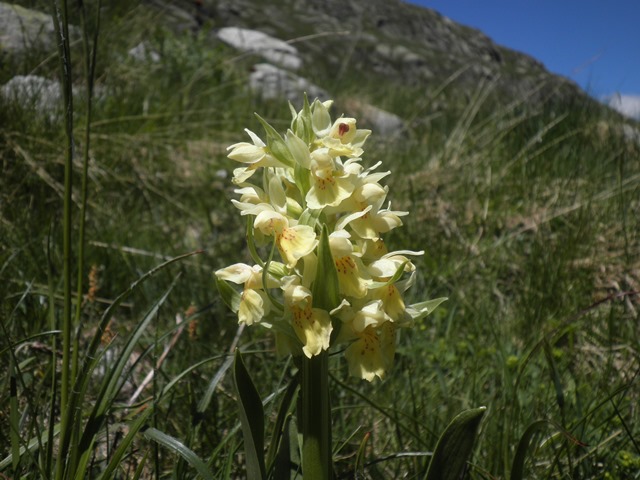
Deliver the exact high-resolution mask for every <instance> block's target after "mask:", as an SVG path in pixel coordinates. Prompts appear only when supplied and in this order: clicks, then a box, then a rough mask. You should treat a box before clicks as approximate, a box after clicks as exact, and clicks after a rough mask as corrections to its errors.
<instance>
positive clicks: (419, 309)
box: [407, 297, 448, 321]
mask: <svg viewBox="0 0 640 480" xmlns="http://www.w3.org/2000/svg"><path fill="white" fill-rule="evenodd" d="M446 300H448V298H447V297H440V298H434V299H433V300H427V301H424V302H420V303H414V304H413V305H409V308H408V309H407V311H408V313H409V315H411V316H412V317H413V319H414V320H415V321H418V320H422V319H423V318H424V317H426V316H427V315H430V314H431V313H433V311H434V310H435V309H436V308H438V305H440V304H441V303H442V302H444V301H446Z"/></svg>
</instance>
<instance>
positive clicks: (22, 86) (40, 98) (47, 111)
mask: <svg viewBox="0 0 640 480" xmlns="http://www.w3.org/2000/svg"><path fill="white" fill-rule="evenodd" d="M0 95H2V96H3V97H5V98H6V99H8V100H13V101H16V102H18V103H20V104H21V105H24V106H27V107H31V108H34V109H35V110H36V111H37V112H38V113H42V114H43V115H47V116H48V117H49V118H50V119H51V120H53V119H55V118H56V116H57V115H58V112H59V111H60V106H61V105H62V88H60V83H59V82H57V81H55V80H49V79H48V78H44V77H39V76H37V75H26V76H23V75H18V76H15V77H13V78H12V79H11V80H9V81H8V82H7V83H5V84H4V85H3V86H2V87H0Z"/></svg>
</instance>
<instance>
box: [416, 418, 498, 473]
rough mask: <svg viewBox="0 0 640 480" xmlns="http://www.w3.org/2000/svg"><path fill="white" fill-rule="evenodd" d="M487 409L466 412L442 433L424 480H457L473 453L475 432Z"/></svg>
mask: <svg viewBox="0 0 640 480" xmlns="http://www.w3.org/2000/svg"><path fill="white" fill-rule="evenodd" d="M486 410H487V407H479V408H474V409H472V410H466V411H464V412H462V413H460V414H458V416H456V417H455V418H454V419H453V420H452V421H451V423H450V424H449V426H448V427H447V429H446V430H445V431H444V433H443V434H442V436H441V437H440V439H439V440H438V444H437V445H436V449H435V451H434V452H433V457H432V459H431V463H430V464H429V470H428V471H427V475H426V477H425V480H458V479H459V478H461V475H462V473H463V472H464V471H465V468H466V466H467V459H468V458H469V456H470V455H471V452H472V451H473V444H474V443H475V440H476V432H477V431H478V426H479V425H480V420H482V416H483V415H484V412H485V411H486Z"/></svg>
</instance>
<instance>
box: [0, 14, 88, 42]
mask: <svg viewBox="0 0 640 480" xmlns="http://www.w3.org/2000/svg"><path fill="white" fill-rule="evenodd" d="M69 30H70V34H72V35H77V28H76V27H73V26H70V27H69ZM54 39H55V31H54V28H53V20H52V19H51V15H47V14H46V13H42V12H38V11H37V10H29V9H28V8H24V7H21V6H20V5H13V4H10V3H5V2H0V50H2V51H4V52H7V53H10V54H16V53H20V52H23V51H25V50H26V49H28V48H31V47H34V46H37V47H42V48H45V49H51V48H53V47H54V45H55V43H54Z"/></svg>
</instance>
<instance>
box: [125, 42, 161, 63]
mask: <svg viewBox="0 0 640 480" xmlns="http://www.w3.org/2000/svg"><path fill="white" fill-rule="evenodd" d="M127 53H128V54H129V56H130V57H131V58H133V59H134V60H136V61H138V62H152V63H158V62H159V61H160V54H159V53H158V52H156V51H155V50H151V49H149V47H148V46H147V44H146V43H145V42H140V43H139V44H138V45H136V46H135V47H133V48H132V49H131V50H129V51H128V52H127Z"/></svg>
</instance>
